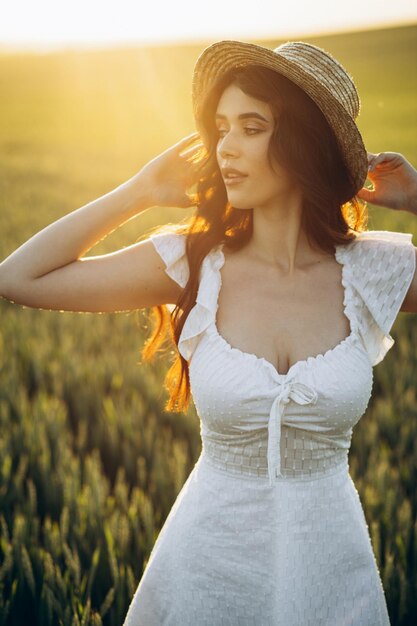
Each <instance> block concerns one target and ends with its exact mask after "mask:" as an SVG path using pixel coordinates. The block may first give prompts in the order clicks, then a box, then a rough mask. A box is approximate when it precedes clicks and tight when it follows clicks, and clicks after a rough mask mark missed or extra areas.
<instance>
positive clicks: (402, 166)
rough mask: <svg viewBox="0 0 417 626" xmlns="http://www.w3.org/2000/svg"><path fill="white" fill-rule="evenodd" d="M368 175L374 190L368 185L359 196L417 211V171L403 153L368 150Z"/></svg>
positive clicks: (389, 206) (405, 209)
mask: <svg viewBox="0 0 417 626" xmlns="http://www.w3.org/2000/svg"><path fill="white" fill-rule="evenodd" d="M368 164H369V170H368V178H369V180H370V181H371V182H372V184H373V187H374V189H373V190H369V189H366V188H365V187H362V189H361V190H360V191H359V192H358V194H357V195H358V197H359V198H361V199H362V200H365V201H366V202H371V203H372V204H377V205H378V206H383V207H387V208H389V209H395V210H403V211H410V212H412V213H415V214H417V170H415V169H414V167H413V166H412V165H411V163H409V161H407V159H406V158H405V157H404V156H403V155H402V154H400V153H399V152H379V153H378V154H373V153H372V152H368Z"/></svg>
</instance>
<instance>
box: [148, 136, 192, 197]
mask: <svg viewBox="0 0 417 626" xmlns="http://www.w3.org/2000/svg"><path fill="white" fill-rule="evenodd" d="M199 137H200V135H199V134H198V133H192V134H191V135H188V136H187V137H184V138H183V139H181V140H180V141H178V142H177V143H175V144H174V145H172V146H171V147H170V148H168V149H167V150H165V151H164V152H162V153H161V154H159V155H158V156H156V157H155V158H154V159H152V160H151V161H149V162H148V163H147V164H146V165H145V166H144V167H143V168H142V169H141V170H140V172H139V174H138V184H139V186H140V187H141V188H142V190H144V193H145V195H146V198H147V199H148V202H149V206H160V207H163V206H169V207H182V208H188V207H191V206H193V205H194V204H195V202H194V201H193V198H192V196H189V195H188V194H187V193H186V191H187V189H190V188H191V187H192V186H193V185H195V184H196V183H197V181H198V178H199V177H198V174H197V169H196V167H195V165H194V164H193V162H192V160H190V157H193V156H195V155H196V154H197V152H198V150H199V149H200V148H201V147H202V142H201V140H199Z"/></svg>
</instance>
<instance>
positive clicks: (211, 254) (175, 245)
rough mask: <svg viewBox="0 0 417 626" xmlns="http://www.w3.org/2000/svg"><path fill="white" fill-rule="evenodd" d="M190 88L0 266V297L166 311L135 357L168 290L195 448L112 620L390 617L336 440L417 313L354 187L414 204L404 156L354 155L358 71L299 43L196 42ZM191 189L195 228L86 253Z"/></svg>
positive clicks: (359, 150)
mask: <svg viewBox="0 0 417 626" xmlns="http://www.w3.org/2000/svg"><path fill="white" fill-rule="evenodd" d="M193 103H194V112H195V118H196V123H197V127H198V129H199V134H193V135H192V136H190V137H187V138H185V139H184V140H182V141H180V142H179V143H178V144H176V145H174V146H173V147H171V148H170V149H168V150H167V151H166V152H164V153H163V154H161V155H160V156H158V157H157V158H155V159H154V160H153V161H151V162H150V163H148V164H147V165H146V166H145V167H144V168H143V169H142V170H141V171H140V172H139V173H138V174H137V175H135V176H134V177H133V178H132V179H130V180H128V181H127V182H126V183H124V184H122V185H120V187H117V188H116V189H115V190H113V191H112V192H110V193H109V194H107V195H105V196H103V197H102V198H99V199H97V200H95V201H93V202H91V203H89V204H87V205H86V206H84V207H81V208H80V209H78V210H76V211H74V212H72V213H70V214H69V215H66V216H65V217H63V218H61V219H59V220H58V221H57V222H54V223H53V224H51V225H50V226H48V227H47V228H45V229H44V230H43V231H41V232H40V233H38V234H37V235H35V236H34V237H33V238H32V239H30V240H29V241H27V242H26V243H25V244H24V245H23V246H21V247H20V248H19V249H18V250H16V251H15V252H14V253H13V254H11V255H10V257H8V258H7V259H6V260H5V261H3V263H2V264H1V265H0V294H1V295H2V296H3V297H6V298H8V299H10V300H12V301H15V302H18V303H22V304H25V305H27V306H32V307H39V308H47V309H60V310H72V311H74V310H75V311H121V310H131V309H138V308H143V307H151V306H152V307H158V308H157V309H156V311H157V312H158V314H159V318H157V319H158V323H157V325H156V328H155V333H154V335H153V337H152V338H151V341H150V343H149V344H148V346H147V350H145V353H146V354H147V355H148V356H149V355H150V354H152V352H153V351H154V350H155V349H156V347H157V345H159V343H160V341H161V339H162V334H161V330H162V329H165V330H169V327H168V325H167V323H166V322H167V309H166V308H165V307H162V305H166V304H175V305H176V306H175V308H174V310H173V312H172V330H173V337H174V339H175V342H176V343H177V346H178V351H179V355H178V358H177V361H176V362H175V363H174V365H173V367H172V368H171V370H170V372H169V375H168V379H167V383H168V388H169V389H170V401H169V403H168V408H172V409H175V410H177V409H184V408H186V406H187V402H188V399H189V391H190V384H191V388H192V392H193V399H194V402H195V404H196V407H197V410H198V413H199V416H200V418H201V434H202V440H203V450H202V454H201V456H200V458H199V459H198V461H197V463H196V465H195V467H194V469H193V471H192V472H191V474H190V476H189V477H188V479H187V481H186V483H185V485H184V486H183V488H182V490H181V492H180V494H179V495H178V498H177V500H176V502H175V504H174V506H173V508H172V510H171V512H170V514H169V516H168V518H167V520H166V522H165V525H164V528H163V529H162V531H161V532H160V534H159V537H158V540H157V542H156V544H155V546H154V549H153V551H152V554H151V557H150V559H149V561H148V564H147V567H146V570H145V572H144V575H143V577H142V579H141V581H140V584H139V586H138V589H137V591H136V593H135V595H134V598H133V599H132V602H131V605H130V608H129V611H128V614H127V616H126V620H125V624H126V626H145V625H146V626H156V625H160V624H166V625H170V626H178V625H180V624H181V625H182V626H183V625H184V626H185V625H186V624H190V625H193V626H195V625H202V624H209V625H210V626H220V624H222V625H223V624H224V625H226V624H230V625H233V626H238V625H239V626H243V625H251V626H253V625H255V624H256V625H259V626H267V625H274V626H276V625H284V624H285V625H286V626H295V625H299V624H303V625H308V624H311V625H314V626H317V625H318V624H320V625H324V624H328V625H329V626H330V625H332V626H334V625H336V624H344V625H348V624H349V625H351V626H364V625H369V626H371V625H372V626H377V625H387V624H389V619H388V613H387V609H386V604H385V599H384V594H383V590H382V585H381V581H380V578H379V574H378V570H377V567H376V563H375V558H374V555H373V553H372V548H371V543H370V538H369V533H368V529H367V526H366V521H365V518H364V515H363V510H362V507H361V503H360V501H359V497H358V494H357V491H356V489H355V487H354V485H353V483H352V480H351V478H350V476H349V473H348V462H347V454H348V449H349V444H350V438H351V435H352V428H353V426H354V424H355V423H356V422H357V421H358V420H359V419H360V417H361V416H362V414H363V413H364V411H365V409H366V406H367V403H368V401H369V398H370V394H371V386H372V367H373V366H374V365H376V364H377V363H378V362H380V361H381V360H382V358H383V357H384V356H385V354H386V352H387V351H388V349H389V348H390V347H391V345H392V343H393V340H392V338H391V336H390V335H389V331H390V328H391V326H392V324H393V322H394V320H395V318H396V315H397V314H398V312H399V311H400V310H402V311H409V312H417V276H416V272H415V267H416V248H414V246H413V245H412V242H411V235H408V234H406V233H394V232H379V231H365V230H363V228H364V224H365V211H364V205H363V202H361V200H362V201H373V202H375V203H377V204H379V205H381V206H386V207H390V208H392V209H399V210H407V211H409V212H412V213H413V214H417V171H416V170H415V169H414V168H413V167H412V166H411V165H410V163H408V161H407V160H406V159H405V158H404V157H403V156H402V155H400V154H397V153H390V152H387V153H380V154H372V153H368V155H367V153H366V150H365V148H364V146H363V142H362V138H361V136H360V133H359V130H358V129H357V127H356V124H355V119H356V116H357V114H358V112H359V99H358V96H357V92H356V88H355V85H354V83H353V81H352V79H351V77H350V76H349V75H348V74H347V72H346V71H345V70H344V69H343V68H342V66H341V65H340V64H339V63H338V62H337V61H336V60H335V59H334V58H333V57H331V55H329V54H328V53H326V52H325V51H324V50H322V49H320V48H318V47H316V46H312V45H310V44H306V43H303V42H288V43H286V44H284V45H282V46H280V47H278V48H277V49H276V50H274V51H272V50H268V49H266V48H263V47H261V46H255V45H253V44H246V43H242V42H219V43H217V44H214V45H213V46H209V47H208V48H207V49H206V50H205V51H204V52H203V53H202V55H201V56H200V58H199V59H198V61H197V64H196V67H195V71H194V77H193ZM200 138H201V140H202V141H200ZM368 163H369V174H368V176H369V178H370V180H371V181H372V183H373V184H374V190H373V191H369V190H366V189H365V188H363V184H364V182H365V179H366V176H367V172H368ZM195 187H197V191H196V193H194V194H192V193H191V191H192V190H193V189H194V191H195ZM187 192H188V193H187ZM193 203H195V204H196V206H197V211H196V214H195V216H194V217H193V218H192V219H191V221H190V223H188V224H181V225H178V226H177V227H175V228H170V229H168V228H164V229H162V232H156V233H153V234H152V236H151V237H149V238H147V239H145V240H144V241H141V242H139V243H137V244H135V245H132V246H130V247H127V248H124V249H123V250H119V251H117V252H115V253H113V254H108V255H103V256H99V257H83V255H84V254H85V253H86V252H87V251H88V250H89V249H90V248H91V247H92V246H93V245H94V244H95V243H96V242H97V241H99V240H100V239H102V238H103V237H104V236H106V235H107V234H108V233H109V232H111V231H112V230H114V229H115V228H116V227H118V226H119V225H120V224H122V223H123V222H125V221H126V220H128V219H130V218H132V217H134V216H136V215H138V214H139V213H141V212H142V211H144V210H146V209H148V208H150V207H152V206H156V205H157V206H173V205H176V206H182V207H189V206H193Z"/></svg>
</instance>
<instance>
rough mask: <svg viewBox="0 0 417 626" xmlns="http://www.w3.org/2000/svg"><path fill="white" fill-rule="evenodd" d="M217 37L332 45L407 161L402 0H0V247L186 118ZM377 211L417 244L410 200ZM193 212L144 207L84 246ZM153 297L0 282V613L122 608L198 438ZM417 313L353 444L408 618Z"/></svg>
mask: <svg viewBox="0 0 417 626" xmlns="http://www.w3.org/2000/svg"><path fill="white" fill-rule="evenodd" d="M219 39H243V40H246V41H252V42H254V43H261V44H263V45H266V46H269V47H271V48H275V47H276V46H278V45H279V44H280V43H283V42H285V41H287V40H289V39H290V40H291V39H292V40H295V39H301V40H303V41H306V42H310V43H313V44H316V45H319V46H320V47H322V48H324V49H325V50H327V51H328V52H330V53H331V54H333V55H334V56H335V57H336V58H337V59H338V60H339V61H340V62H341V63H342V64H343V65H344V66H345V67H346V69H347V70H348V71H349V73H350V74H351V76H352V77H353V78H354V81H355V83H356V85H357V87H358V90H359V94H360V97H361V101H362V106H361V112H360V115H359V118H358V120H357V123H358V126H359V129H360V131H361V133H362V135H363V138H364V141H365V145H366V147H367V149H368V150H369V151H371V152H380V151H386V150H389V151H396V152H402V153H403V154H404V155H405V156H406V158H407V159H408V160H409V161H410V162H411V163H412V164H413V165H414V167H417V132H416V130H417V74H416V67H417V5H416V3H415V2H414V0H413V1H405V0H398V1H397V2H395V3H393V4H391V5H389V4H388V5H386V6H382V5H381V4H380V2H377V1H374V0H371V1H368V2H366V3H365V2H359V1H357V0H351V2H349V4H346V5H342V6H338V7H336V5H335V3H333V2H332V3H331V2H329V1H327V0H316V1H315V2H314V3H312V2H309V1H307V0H305V1H300V0H295V1H293V2H291V3H286V4H285V5H283V4H281V3H277V2H269V1H264V2H257V3H256V5H251V6H249V5H248V6H246V5H244V3H242V2H236V1H235V0H230V1H229V2H227V3H225V2H220V1H219V0H212V1H211V2H210V3H206V4H205V5H198V4H196V3H195V2H194V3H192V2H188V1H185V0H183V1H181V0H177V2H175V3H168V2H166V3H163V2H153V3H149V4H147V5H146V6H145V5H140V4H139V3H138V2H132V1H128V0H119V1H118V2H117V3H116V2H100V3H99V2H96V1H89V2H88V1H84V2H83V3H81V1H80V0H73V1H72V2H71V3H70V2H59V3H58V2H52V1H47V0H38V2H37V3H30V2H28V1H22V0H15V1H14V2H13V4H12V3H9V4H8V5H7V7H6V6H2V8H1V9H0V93H1V98H0V258H4V257H5V256H7V255H8V254H10V253H11V252H12V251H13V250H14V249H15V248H16V247H17V246H18V245H20V244H21V243H23V241H25V240H26V239H27V238H28V237H30V236H31V235H33V234H34V233H35V232H36V231H37V230H39V229H41V228H42V227H44V226H45V225H47V224H48V223H50V222H51V221H53V220H54V219H57V218H58V217H61V216H62V215H64V214H65V213H67V212H69V211H71V210H74V209H76V208H77V207H79V206H82V205H83V204H86V203H87V202H89V201H90V200H92V199H94V198H97V197H99V196H101V195H103V194H105V193H107V192H108V191H110V190H111V189H113V188H114V187H115V186H117V185H118V184H120V183H122V182H123V181H125V180H127V179H128V178H130V177H131V176H133V175H134V174H135V173H136V172H137V171H138V170H139V169H140V168H141V167H142V166H143V165H144V164H145V163H146V162H147V161H148V160H149V159H151V158H153V157H154V156H156V155H157V154H158V153H159V152H161V151H162V150H164V149H166V148H167V147H168V146H170V145H171V144H172V143H174V142H176V141H178V140H179V139H180V138H181V137H183V136H185V135H188V134H189V133H191V132H193V131H194V130H195V129H194V122H193V117H192V109H191V77H192V70H193V66H194V63H195V61H196V59H197V57H198V55H199V54H200V53H201V52H202V50H203V49H204V48H205V47H206V46H207V45H209V44H210V43H213V42H214V41H216V40H219ZM191 210H192V209H190V210H189V211H191ZM369 211H370V220H369V228H370V229H385V230H394V231H402V232H409V233H412V234H413V235H414V245H417V237H416V235H417V219H416V218H415V217H413V216H412V215H410V214H407V213H405V212H398V213H394V212H393V211H390V210H388V209H382V208H380V207H377V206H373V205H369ZM185 215H187V212H186V211H184V210H180V209H176V208H175V207H172V208H165V209H163V210H162V209H152V210H148V211H146V212H145V213H143V214H141V215H140V216H139V217H138V218H137V219H135V220H132V221H131V222H129V223H128V224H126V225H124V226H123V227H121V228H120V229H118V230H117V231H116V232H115V233H113V234H112V235H110V236H109V237H108V238H107V239H106V240H105V241H103V242H101V243H100V244H99V245H98V246H96V247H95V248H94V249H93V251H92V254H96V253H97V254H99V253H102V252H107V251H110V250H114V249H116V248H119V247H122V246H126V245H129V244H131V243H133V242H134V241H135V240H136V239H138V238H139V237H141V236H142V235H143V234H144V233H146V232H147V231H148V230H149V229H150V228H151V227H153V226H156V225H158V224H165V223H168V222H175V221H178V220H180V219H182V218H183V217H184V216H185ZM148 314H149V311H147V310H142V311H139V312H135V313H130V314H112V315H90V314H75V313H59V312H50V311H36V310H31V309H29V308H25V307H21V306H15V305H13V304H11V303H9V302H7V301H5V300H1V301H0V421H1V428H0V626H2V625H7V626H9V625H10V626H15V625H16V626H17V625H19V626H20V625H22V624H31V625H32V624H33V625H36V626H37V625H38V624H39V625H42V626H44V625H47V624H50V625H55V624H56V625H63V626H67V625H68V626H76V625H81V624H83V625H89V624H94V625H98V624H105V625H108V626H116V625H119V624H122V622H123V618H124V616H125V614H126V611H127V608H128V605H129V602H130V600H131V598H132V596H133V594H134V591H135V589H136V586H137V584H138V581H139V579H140V577H141V574H142V572H143V568H144V567H145V565H146V562H147V559H148V557H149V554H150V551H151V549H152V546H153V544H154V542H155V540H156V538H157V536H158V533H159V531H160V529H161V527H162V525H163V523H164V521H165V518H166V516H167V514H168V513H169V510H170V509H171V507H172V505H173V503H174V501H175V498H176V495H177V494H178V492H179V490H180V489H181V487H182V485H183V483H184V482H185V480H186V478H187V476H188V475H189V473H190V471H191V470H192V468H193V466H194V464H195V462H196V461H197V459H198V456H199V454H200V450H201V445H200V434H199V420H198V416H197V415H196V412H195V409H194V407H193V406H192V405H191V406H190V409H189V411H188V413H187V415H183V414H171V413H168V412H166V411H165V410H164V405H165V402H166V400H167V396H166V392H165V391H164V390H163V387H162V382H163V378H164V375H165V372H166V370H167V369H168V367H169V364H170V361H171V358H172V357H173V351H172V348H171V347H168V350H167V352H166V353H165V354H164V355H163V356H162V358H160V359H157V360H156V361H155V362H152V363H146V364H144V365H143V364H141V362H140V361H141V356H140V350H141V347H142V345H143V342H144V340H145V338H146V337H147V336H148V334H149V331H150V322H149V318H148ZM416 327H417V324H416V320H415V316H409V315H407V314H401V315H400V316H399V318H398V319H397V321H396V323H395V325H394V328H393V332H392V334H393V336H394V338H395V339H396V343H395V346H394V347H393V348H392V350H391V351H390V352H389V354H388V355H387V357H386V358H385V360H384V362H383V363H381V364H380V365H378V366H377V367H376V368H375V370H374V394H373V398H372V400H371V402H370V404H369V407H368V409H367V412H366V414H365V415H364V417H363V418H362V419H361V421H360V423H359V424H358V425H357V426H356V428H355V432H354V437H353V443H352V450H351V453H350V471H351V475H352V477H353V479H354V481H355V484H356V486H357V488H358V491H359V494H360V497H361V500H362V503H363V506H364V510H365V514H366V518H367V521H368V525H369V529H370V532H371V537H372V542H373V547H374V550H375V554H376V558H377V561H378V566H379V568H380V572H381V577H382V580H383V584H384V588H385V592H386V596H387V602H388V606H389V612H390V617H391V621H392V624H393V626H396V625H401V626H405V625H409V624H410V625H411V624H415V623H417V522H416V520H417V493H416V479H417V461H416V459H417V399H416V395H417V392H416V382H415V381H416V372H417V351H416V346H417V328H416ZM259 626H262V625H259Z"/></svg>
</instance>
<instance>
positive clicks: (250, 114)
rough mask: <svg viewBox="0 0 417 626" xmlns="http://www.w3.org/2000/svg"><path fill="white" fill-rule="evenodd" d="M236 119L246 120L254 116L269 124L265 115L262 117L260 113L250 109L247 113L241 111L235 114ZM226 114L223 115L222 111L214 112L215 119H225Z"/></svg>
mask: <svg viewBox="0 0 417 626" xmlns="http://www.w3.org/2000/svg"><path fill="white" fill-rule="evenodd" d="M237 118H238V120H246V119H249V118H256V119H259V120H262V121H263V122H266V123H267V124H269V120H267V119H266V118H265V117H263V116H262V115H260V114H259V113H256V112H255V111H250V112H248V113H241V114H240V115H238V116H237ZM226 119H227V116H226V115H223V114H222V113H216V120H226Z"/></svg>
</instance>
